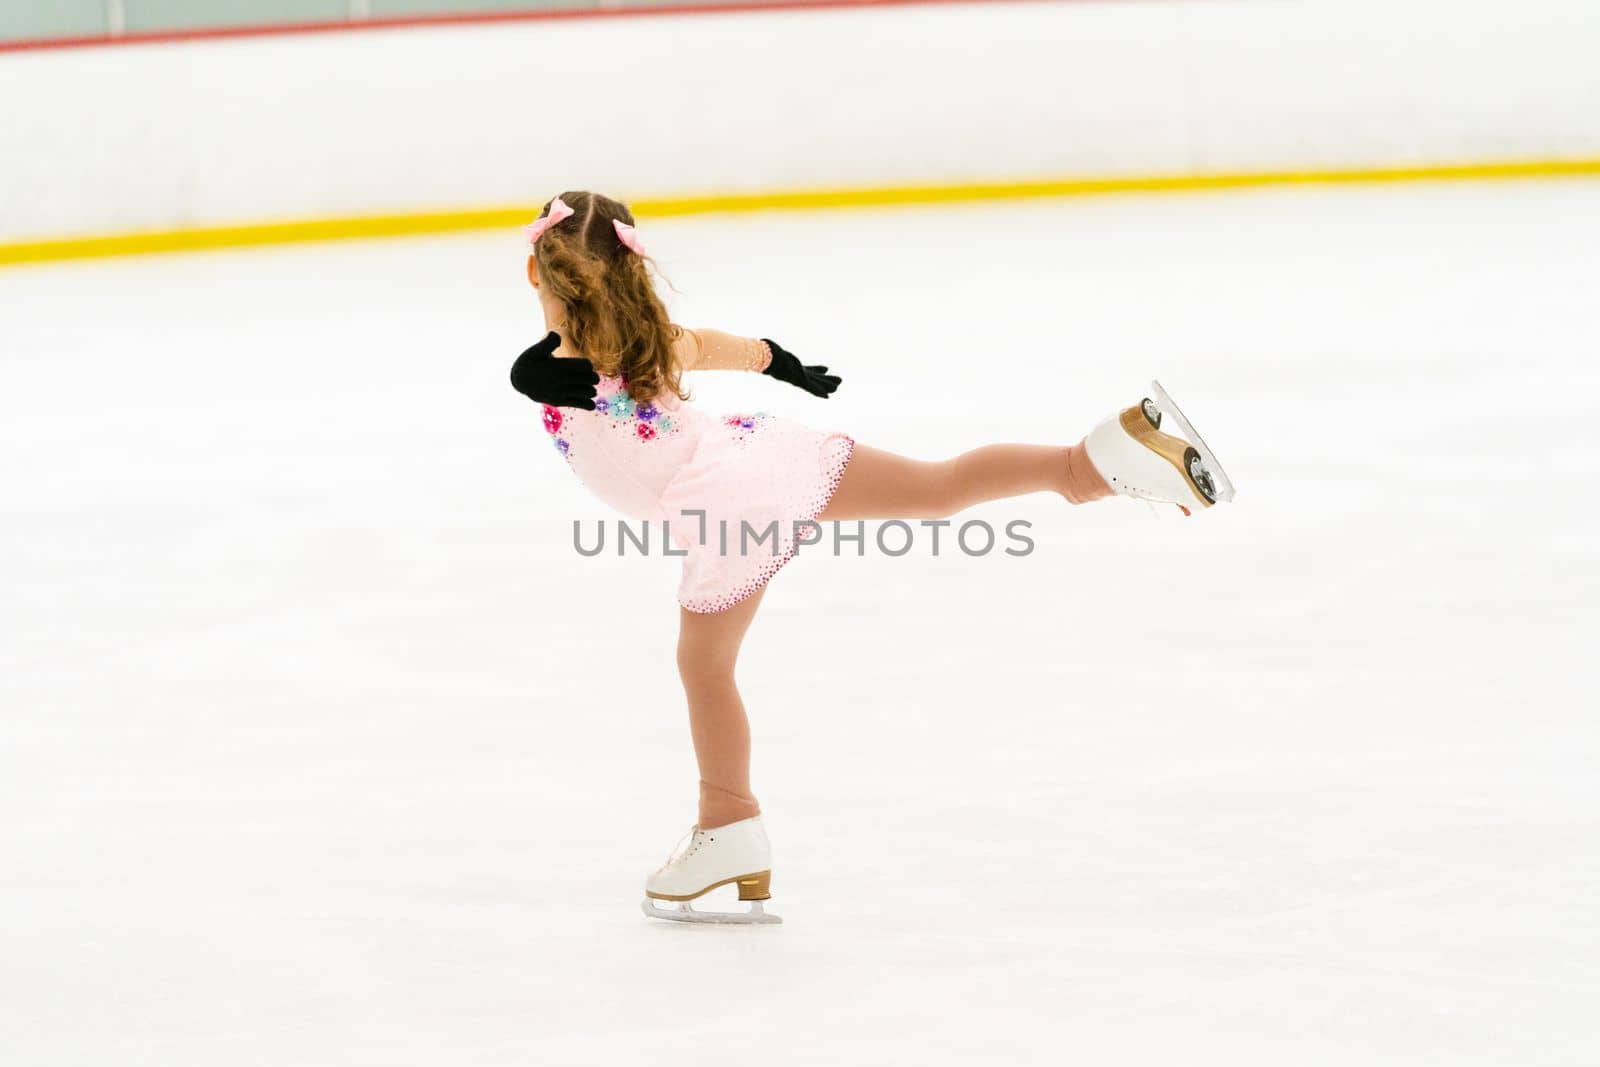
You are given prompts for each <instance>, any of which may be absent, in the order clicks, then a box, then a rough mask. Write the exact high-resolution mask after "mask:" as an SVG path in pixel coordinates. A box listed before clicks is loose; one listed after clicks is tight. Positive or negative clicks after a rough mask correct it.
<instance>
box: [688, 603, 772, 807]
mask: <svg viewBox="0 0 1600 1067" xmlns="http://www.w3.org/2000/svg"><path fill="white" fill-rule="evenodd" d="M763 591H764V590H758V591H756V592H755V593H753V594H752V595H751V596H749V597H748V598H746V599H745V600H742V601H740V602H739V603H738V604H735V605H734V606H733V607H731V608H728V609H727V610H726V611H719V612H717V613H716V614H714V615H702V614H697V613H696V612H692V611H689V610H687V609H684V608H680V609H679V612H680V617H679V624H678V674H679V675H680V676H681V677H682V679H683V692H684V695H685V696H687V697H688V698H689V731H690V733H691V734H692V735H693V737H694V755H695V761H696V762H697V763H698V764H699V766H700V817H699V822H698V825H699V827H700V828H701V829H702V830H710V829H713V828H715V827H718V826H724V825H726V824H728V823H731V822H738V821H739V820H741V819H748V818H751V817H753V816H756V815H759V814H761V806H760V805H759V804H757V803H756V798H755V796H754V795H753V794H752V793H751V791H750V720H749V719H748V718H747V717H746V715H745V711H744V701H743V700H741V699H740V698H739V687H738V686H737V685H735V684H734V680H733V669H734V665H735V664H736V663H737V661H738V659H739V646H740V645H741V644H742V643H743V642H744V635H745V632H746V631H747V630H749V629H750V623H751V622H752V621H753V620H754V619H755V616H756V608H758V607H759V606H760V604H761V596H762V592H763Z"/></svg>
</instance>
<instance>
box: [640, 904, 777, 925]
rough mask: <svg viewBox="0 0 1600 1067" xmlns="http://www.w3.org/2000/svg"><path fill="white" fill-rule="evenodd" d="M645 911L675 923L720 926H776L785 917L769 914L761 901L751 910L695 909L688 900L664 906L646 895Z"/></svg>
mask: <svg viewBox="0 0 1600 1067" xmlns="http://www.w3.org/2000/svg"><path fill="white" fill-rule="evenodd" d="M639 907H640V909H641V910H643V911H644V913H645V914H646V915H648V916H650V917H651V918H652V919H666V920H667V921H668V922H675V923H708V924H713V923H714V924H716V925H719V926H776V925H778V924H779V923H782V922H783V919H781V918H780V917H778V916H776V915H769V914H767V910H766V909H765V908H763V907H762V906H761V901H759V900H753V901H751V902H750V910H749V911H695V910H694V908H693V907H692V906H691V905H690V904H689V902H688V901H684V902H683V903H682V904H679V905H678V906H677V907H675V908H670V907H669V908H663V907H660V906H659V905H657V904H656V902H655V901H653V900H651V899H650V898H649V897H646V898H645V899H644V901H643V902H642V903H640V905H639Z"/></svg>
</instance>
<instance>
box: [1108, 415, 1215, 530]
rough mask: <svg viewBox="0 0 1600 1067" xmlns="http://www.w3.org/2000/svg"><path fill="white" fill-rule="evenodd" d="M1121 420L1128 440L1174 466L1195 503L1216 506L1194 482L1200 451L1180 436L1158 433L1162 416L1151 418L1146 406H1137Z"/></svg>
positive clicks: (1207, 506)
mask: <svg viewBox="0 0 1600 1067" xmlns="http://www.w3.org/2000/svg"><path fill="white" fill-rule="evenodd" d="M1118 421H1120V422H1121V423H1122V429H1123V430H1124V431H1125V432H1126V433H1127V435H1128V436H1129V437H1131V438H1133V439H1134V440H1135V441H1137V442H1139V443H1140V444H1141V445H1143V446H1144V447H1146V448H1148V449H1149V450H1150V451H1152V452H1154V453H1155V454H1156V455H1158V456H1160V457H1161V458H1162V459H1164V460H1166V461H1167V462H1168V463H1170V464H1172V466H1173V467H1174V468H1176V469H1177V471H1178V473H1179V474H1181V475H1183V480H1184V481H1185V482H1186V483H1188V486H1189V491H1190V492H1192V493H1193V494H1194V498H1195V500H1196V502H1198V503H1199V505H1200V506H1201V507H1203V508H1209V507H1210V506H1211V505H1212V504H1215V503H1216V501H1215V500H1214V499H1212V496H1211V494H1210V493H1208V492H1207V491H1206V490H1205V489H1204V488H1203V487H1201V485H1200V483H1199V482H1197V481H1195V480H1194V467H1195V465H1197V464H1198V463H1199V462H1200V451H1199V449H1197V448H1195V447H1194V446H1193V445H1191V444H1190V443H1189V442H1188V441H1185V440H1184V439H1183V438H1181V437H1173V436H1172V435H1171V434H1169V433H1162V432H1161V431H1160V430H1158V429H1157V428H1156V427H1157V426H1158V425H1160V414H1159V413H1157V416H1156V418H1154V419H1152V418H1151V417H1150V414H1149V412H1147V411H1146V410H1145V405H1144V404H1142V403H1141V404H1135V405H1134V406H1133V407H1131V408H1129V409H1128V410H1126V411H1124V412H1123V413H1122V416H1121V418H1120V419H1119V420H1118ZM1179 506H1180V507H1181V506H1182V505H1179Z"/></svg>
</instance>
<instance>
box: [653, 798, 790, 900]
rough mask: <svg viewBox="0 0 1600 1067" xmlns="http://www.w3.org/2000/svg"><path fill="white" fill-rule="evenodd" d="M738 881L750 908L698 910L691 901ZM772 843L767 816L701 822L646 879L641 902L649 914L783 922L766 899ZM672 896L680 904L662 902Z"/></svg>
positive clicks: (770, 872) (742, 894)
mask: <svg viewBox="0 0 1600 1067" xmlns="http://www.w3.org/2000/svg"><path fill="white" fill-rule="evenodd" d="M730 882H736V883H738V886H739V899H740V900H743V901H749V902H750V910H749V911H747V912H722V911H695V910H694V907H693V905H691V904H690V901H692V900H694V899H695V898H696V897H701V896H704V895H705V894H707V893H709V892H711V891H712V890H713V889H716V888H717V887H718V886H724V885H727V884H728V883H730ZM771 885H772V846H771V845H770V844H768V843H767V831H766V829H765V828H764V827H763V826H762V825H761V816H759V815H757V816H756V817H754V818H752V819H741V820H739V821H738V822H733V823H729V824H727V825H726V826H718V827H717V828H715V829H713V830H702V829H700V828H699V827H695V828H694V829H693V830H691V831H690V832H689V839H688V844H687V845H684V846H683V847H682V848H678V849H674V850H673V853H672V855H670V856H668V857H667V862H666V863H664V864H662V865H661V868H660V869H659V870H657V871H656V872H655V873H654V874H652V875H651V876H650V877H649V878H648V879H646V881H645V883H644V895H645V899H644V902H643V904H642V905H641V907H643V909H644V913H645V914H646V915H649V916H652V917H653V918H657V919H671V920H673V921H674V922H685V923H740V924H756V923H781V922H783V920H782V919H780V918H778V916H776V915H768V914H767V913H766V910H765V909H764V908H763V907H762V904H761V902H762V901H764V900H768V899H770V898H771V896H772V892H771ZM657 901H671V902H674V903H675V905H676V906H672V905H668V906H666V907H663V906H661V905H660V904H658V903H657Z"/></svg>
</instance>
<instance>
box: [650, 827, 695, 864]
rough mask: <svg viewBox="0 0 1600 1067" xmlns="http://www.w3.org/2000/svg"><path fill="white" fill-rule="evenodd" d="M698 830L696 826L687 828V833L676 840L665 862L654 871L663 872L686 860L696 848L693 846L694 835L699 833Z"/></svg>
mask: <svg viewBox="0 0 1600 1067" xmlns="http://www.w3.org/2000/svg"><path fill="white" fill-rule="evenodd" d="M699 829H700V828H699V827H698V826H691V827H689V832H688V833H686V834H684V835H683V836H682V837H680V838H678V843H677V844H676V845H673V846H672V851H671V852H669V853H667V858H666V861H665V862H664V863H662V864H661V866H660V867H657V868H656V870H658V871H664V870H666V869H667V868H668V867H671V866H672V865H673V864H674V863H677V862H678V861H679V860H682V859H684V858H686V857H687V856H688V855H689V854H690V853H691V852H693V851H694V850H695V848H696V847H697V846H696V845H695V840H694V835H695V834H696V833H697V832H698V831H699Z"/></svg>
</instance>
